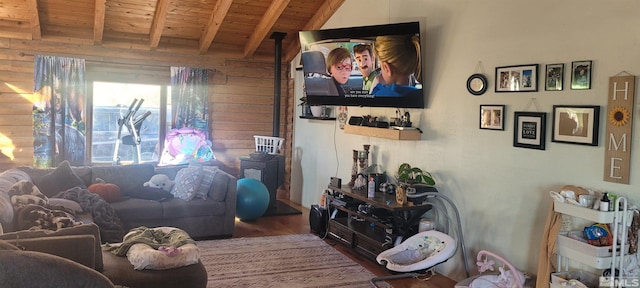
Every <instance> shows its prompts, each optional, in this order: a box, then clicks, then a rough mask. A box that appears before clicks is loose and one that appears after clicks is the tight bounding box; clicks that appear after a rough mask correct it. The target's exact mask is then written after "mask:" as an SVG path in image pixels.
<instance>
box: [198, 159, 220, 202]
mask: <svg viewBox="0 0 640 288" xmlns="http://www.w3.org/2000/svg"><path fill="white" fill-rule="evenodd" d="M216 172H218V167H215V166H202V180H201V181H200V185H199V186H198V190H197V191H196V197H198V198H202V199H204V200H206V199H207V197H208V196H209V190H210V189H211V184H213V179H214V178H215V177H216Z"/></svg>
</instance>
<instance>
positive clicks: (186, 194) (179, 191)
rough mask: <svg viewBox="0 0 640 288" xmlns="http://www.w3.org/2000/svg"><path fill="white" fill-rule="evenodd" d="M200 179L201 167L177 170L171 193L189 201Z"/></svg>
mask: <svg viewBox="0 0 640 288" xmlns="http://www.w3.org/2000/svg"><path fill="white" fill-rule="evenodd" d="M201 180H202V167H187V168H183V169H181V170H180V171H178V174H176V179H175V180H174V181H175V184H174V185H173V189H171V194H173V196H174V197H176V198H178V199H182V200H185V201H190V200H191V199H193V197H195V196H196V191H197V190H198V186H199V185H200V182H201Z"/></svg>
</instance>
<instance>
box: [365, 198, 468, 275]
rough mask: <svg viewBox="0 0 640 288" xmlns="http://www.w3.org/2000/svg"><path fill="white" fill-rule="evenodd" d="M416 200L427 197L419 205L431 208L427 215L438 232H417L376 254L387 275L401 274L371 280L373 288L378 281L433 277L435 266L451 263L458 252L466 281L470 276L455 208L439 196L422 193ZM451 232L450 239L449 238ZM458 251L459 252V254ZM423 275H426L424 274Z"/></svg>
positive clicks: (458, 217) (458, 214)
mask: <svg viewBox="0 0 640 288" xmlns="http://www.w3.org/2000/svg"><path fill="white" fill-rule="evenodd" d="M418 196H420V197H426V199H427V200H426V202H423V203H422V204H420V205H429V206H430V207H431V209H430V210H431V212H429V213H432V214H433V215H432V216H434V217H435V218H436V219H435V220H436V221H435V222H436V228H437V229H434V230H426V231H422V232H418V233H416V234H414V235H413V236H411V237H409V238H406V239H404V241H402V242H401V243H399V244H397V245H395V246H394V247H393V248H390V249H387V250H385V251H382V252H381V253H380V254H378V256H377V257H376V261H377V262H378V263H379V264H381V265H385V267H386V268H387V269H388V270H390V271H393V272H400V273H402V274H395V275H390V276H380V277H374V278H373V279H371V284H372V285H373V286H374V287H378V286H377V285H376V282H379V281H386V280H393V279H400V278H410V277H413V278H419V277H424V275H429V274H430V275H433V273H435V272H434V268H435V266H436V265H438V264H441V263H443V262H445V261H447V260H449V259H451V258H452V257H453V256H454V255H455V254H456V252H458V251H461V252H462V253H461V254H462V255H460V256H461V260H462V262H463V265H464V269H465V272H466V275H467V277H468V276H469V268H468V267H469V266H468V263H467V257H466V248H465V246H464V238H463V235H462V225H461V223H460V213H459V212H458V208H456V206H455V205H454V204H453V201H451V199H449V198H448V197H446V196H444V195H442V194H440V193H438V192H425V193H421V194H420V195H415V197H418ZM452 217H454V218H452ZM438 219H440V220H442V221H439V220H438ZM450 232H451V233H453V235H450V234H449V233H450ZM454 236H455V237H454ZM458 247H460V248H461V249H460V250H458ZM423 272H427V273H424V274H423ZM429 272H431V273H429ZM429 278H430V276H429ZM422 280H425V279H422Z"/></svg>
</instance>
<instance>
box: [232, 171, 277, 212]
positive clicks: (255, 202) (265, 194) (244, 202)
mask: <svg viewBox="0 0 640 288" xmlns="http://www.w3.org/2000/svg"><path fill="white" fill-rule="evenodd" d="M237 195H238V196H237V201H236V216H238V218H240V220H242V221H250V220H255V219H258V218H260V216H262V215H264V212H267V208H269V189H267V186H265V185H264V184H263V183H262V182H260V181H258V180H256V179H252V178H242V179H239V180H238V194H237Z"/></svg>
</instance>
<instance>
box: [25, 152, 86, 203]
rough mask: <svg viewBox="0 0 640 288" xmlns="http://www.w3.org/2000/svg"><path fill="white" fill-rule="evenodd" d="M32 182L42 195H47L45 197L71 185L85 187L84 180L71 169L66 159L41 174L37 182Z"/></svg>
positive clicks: (71, 186)
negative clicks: (44, 173) (49, 170)
mask: <svg viewBox="0 0 640 288" xmlns="http://www.w3.org/2000/svg"><path fill="white" fill-rule="evenodd" d="M34 181H35V179H34ZM34 184H36V186H38V188H39V189H40V191H41V192H42V193H43V194H44V195H47V197H52V196H53V195H55V194H57V193H59V192H62V191H66V190H67V189H70V188H73V187H82V188H87V185H86V184H85V183H84V181H82V179H81V178H80V177H79V176H78V175H76V174H75V173H74V172H73V170H71V164H69V161H67V160H65V161H62V162H61V163H60V164H59V165H58V167H56V168H55V169H53V171H51V172H49V173H47V174H46V175H44V176H42V178H40V179H39V180H38V182H34Z"/></svg>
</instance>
